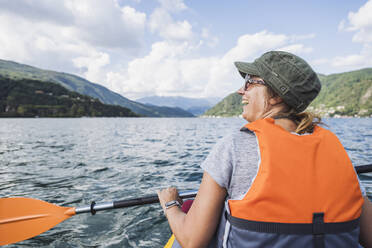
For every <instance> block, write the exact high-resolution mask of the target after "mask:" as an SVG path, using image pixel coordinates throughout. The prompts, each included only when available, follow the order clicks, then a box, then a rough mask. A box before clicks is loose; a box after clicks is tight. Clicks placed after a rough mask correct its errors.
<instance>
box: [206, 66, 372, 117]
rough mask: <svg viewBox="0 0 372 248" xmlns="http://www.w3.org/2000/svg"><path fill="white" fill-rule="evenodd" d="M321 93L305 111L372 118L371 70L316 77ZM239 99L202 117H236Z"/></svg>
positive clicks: (233, 97)
mask: <svg viewBox="0 0 372 248" xmlns="http://www.w3.org/2000/svg"><path fill="white" fill-rule="evenodd" d="M319 79H320V81H321V82H322V90H321V91H320V93H319V95H318V97H317V98H316V99H315V100H314V102H313V103H312V104H311V105H310V106H309V107H308V110H310V111H313V112H316V113H319V114H320V115H322V116H371V115H372V68H367V69H362V70H358V71H351V72H344V73H338V74H331V75H321V74H319ZM242 107H243V105H242V104H241V96H239V95H238V94H237V93H232V94H230V95H228V96H227V97H225V98H224V99H223V100H222V101H221V102H219V103H218V104H217V105H215V106H214V107H213V108H211V109H209V110H208V111H206V112H205V113H204V115H205V116H237V115H240V114H241V113H242Z"/></svg>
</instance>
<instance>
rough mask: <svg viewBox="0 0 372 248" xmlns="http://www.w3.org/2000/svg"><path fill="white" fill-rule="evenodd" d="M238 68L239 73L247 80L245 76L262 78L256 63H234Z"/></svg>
mask: <svg viewBox="0 0 372 248" xmlns="http://www.w3.org/2000/svg"><path fill="white" fill-rule="evenodd" d="M234 64H235V66H236V68H238V71H239V73H240V75H241V76H242V77H243V78H245V75H247V74H249V75H254V76H260V72H259V70H258V69H257V67H256V66H255V64H254V63H246V62H239V61H237V62H234Z"/></svg>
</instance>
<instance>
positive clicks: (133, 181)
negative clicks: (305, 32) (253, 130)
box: [0, 118, 372, 247]
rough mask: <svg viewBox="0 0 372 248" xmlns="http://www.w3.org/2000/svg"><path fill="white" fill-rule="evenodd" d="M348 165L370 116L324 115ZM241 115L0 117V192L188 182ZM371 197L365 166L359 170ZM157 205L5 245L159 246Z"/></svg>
mask: <svg viewBox="0 0 372 248" xmlns="http://www.w3.org/2000/svg"><path fill="white" fill-rule="evenodd" d="M325 122H326V123H327V124H328V125H329V128H330V129H331V130H332V131H333V132H335V133H336V134H337V135H338V136H339V138H340V140H341V142H342V143H343V145H344V146H345V148H346V150H347V151H348V153H349V156H350V157H351V159H352V161H353V163H354V165H363V164H370V163H372V119H371V118H365V119H358V118H350V119H325ZM244 123H245V121H244V120H243V119H240V118H219V119H212V118H211V119H208V118H205V119H204V118H79V119H47V118H46V119H0V197H31V198H37V199H41V200H44V201H48V202H51V203H55V204H57V205H60V206H83V205H89V204H90V202H91V201H92V200H95V201H96V202H107V201H112V200H121V199H126V198H132V197H140V196H143V195H148V194H154V193H155V190H156V189H159V188H163V187H167V186H171V185H172V186H176V187H177V188H179V189H180V190H181V191H185V190H191V189H197V188H198V185H199V183H200V179H201V176H202V170H201V169H200V167H199V165H200V163H201V162H202V161H203V160H204V159H205V157H206V156H207V155H208V153H209V151H210V149H211V148H212V147H213V145H214V144H215V143H216V141H217V140H218V139H220V138H221V137H223V136H224V135H225V134H226V133H229V132H233V131H236V130H239V128H240V127H241V126H242V125H243V124H244ZM360 178H361V181H362V184H363V186H364V187H365V188H366V189H367V192H368V194H369V195H370V196H372V174H371V173H370V174H364V175H361V176H360ZM169 236H170V229H169V227H168V224H167V222H166V219H165V217H164V216H163V213H162V211H161V208H160V206H159V204H153V205H147V206H140V207H131V208H125V209H117V210H108V211H102V212H98V213H97V214H96V215H95V216H91V215H90V214H81V215H77V216H73V217H72V218H70V219H68V220H67V221H65V222H62V223H60V224H59V225H57V226H56V227H54V228H53V229H51V230H50V231H48V232H45V233H43V234H42V235H39V236H37V237H35V238H32V239H30V240H26V241H23V242H19V243H17V244H15V245H9V246H7V247H162V245H164V244H165V243H166V241H167V239H168V238H169Z"/></svg>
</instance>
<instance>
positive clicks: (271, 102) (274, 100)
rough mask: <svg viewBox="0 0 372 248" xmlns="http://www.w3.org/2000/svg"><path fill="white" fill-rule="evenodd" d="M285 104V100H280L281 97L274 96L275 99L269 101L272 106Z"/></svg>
mask: <svg viewBox="0 0 372 248" xmlns="http://www.w3.org/2000/svg"><path fill="white" fill-rule="evenodd" d="M282 102H283V99H282V98H280V96H274V97H271V98H270V99H269V103H270V104H271V105H273V106H274V105H277V104H279V103H282Z"/></svg>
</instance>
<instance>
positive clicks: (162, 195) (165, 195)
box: [156, 187, 183, 212]
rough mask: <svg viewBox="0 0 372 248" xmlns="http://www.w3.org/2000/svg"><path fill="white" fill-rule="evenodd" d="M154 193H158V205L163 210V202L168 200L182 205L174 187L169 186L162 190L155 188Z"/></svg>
mask: <svg viewBox="0 0 372 248" xmlns="http://www.w3.org/2000/svg"><path fill="white" fill-rule="evenodd" d="M156 193H157V194H158V197H159V201H160V205H161V207H162V208H163V211H164V212H165V203H167V202H170V201H178V202H179V203H180V205H182V203H183V201H182V199H181V198H180V196H179V195H178V191H177V189H176V188H174V187H169V188H166V189H162V190H157V191H156Z"/></svg>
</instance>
